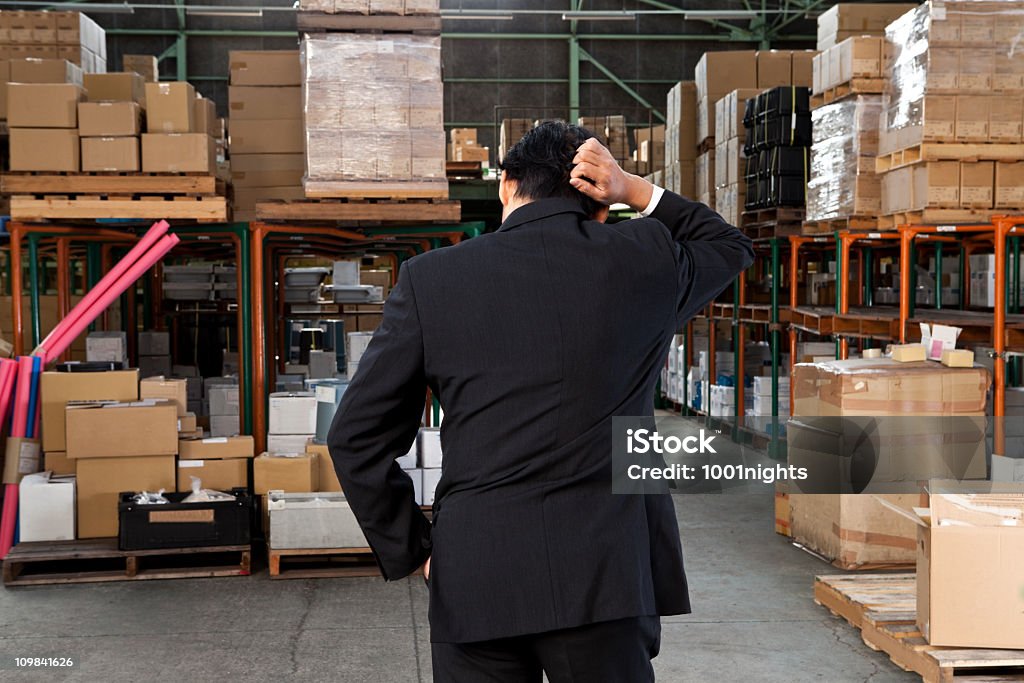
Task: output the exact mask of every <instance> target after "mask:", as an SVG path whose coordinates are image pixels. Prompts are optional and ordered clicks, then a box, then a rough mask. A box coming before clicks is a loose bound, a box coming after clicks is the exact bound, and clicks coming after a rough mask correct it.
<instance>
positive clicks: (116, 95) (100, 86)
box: [82, 71, 146, 105]
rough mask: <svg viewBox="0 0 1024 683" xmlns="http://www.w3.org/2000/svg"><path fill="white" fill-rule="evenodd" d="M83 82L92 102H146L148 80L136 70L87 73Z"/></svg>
mask: <svg viewBox="0 0 1024 683" xmlns="http://www.w3.org/2000/svg"><path fill="white" fill-rule="evenodd" d="M82 84H83V85H84V86H85V91H86V96H87V97H88V99H89V101H90V102H138V103H139V104H141V105H144V104H145V102H146V81H145V80H144V79H143V78H142V76H140V75H139V74H137V73H135V72H134V71H122V72H120V73H118V72H112V73H104V74H85V75H84V76H83V77H82Z"/></svg>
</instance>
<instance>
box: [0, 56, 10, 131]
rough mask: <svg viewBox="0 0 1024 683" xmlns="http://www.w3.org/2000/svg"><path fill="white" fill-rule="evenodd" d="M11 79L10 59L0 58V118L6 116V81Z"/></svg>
mask: <svg viewBox="0 0 1024 683" xmlns="http://www.w3.org/2000/svg"><path fill="white" fill-rule="evenodd" d="M10 80H11V60H9V59H5V58H0V118H3V119H6V118H7V83H8V81H10Z"/></svg>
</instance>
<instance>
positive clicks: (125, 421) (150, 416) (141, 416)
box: [65, 399, 178, 459]
mask: <svg viewBox="0 0 1024 683" xmlns="http://www.w3.org/2000/svg"><path fill="white" fill-rule="evenodd" d="M66 410H67V412H66V413H65V424H66V428H67V454H68V457H69V458H73V459H75V458H123V457H131V456H136V455H175V454H177V452H178V409H177V406H175V404H174V403H173V402H171V401H157V400H153V399H147V400H144V401H134V402H117V401H112V402H102V401H87V402H75V403H69V404H68V406H67V409H66Z"/></svg>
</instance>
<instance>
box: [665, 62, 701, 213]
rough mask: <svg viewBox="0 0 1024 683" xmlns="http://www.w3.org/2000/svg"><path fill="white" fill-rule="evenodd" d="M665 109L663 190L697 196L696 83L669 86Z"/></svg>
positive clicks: (686, 82)
mask: <svg viewBox="0 0 1024 683" xmlns="http://www.w3.org/2000/svg"><path fill="white" fill-rule="evenodd" d="M665 110H666V114H665V189H667V190H671V191H672V192H675V193H676V194H681V195H682V196H684V197H688V198H690V199H694V198H696V197H697V190H696V179H695V173H696V163H697V84H696V83H694V82H693V81H682V82H680V83H676V84H675V85H674V86H672V89H671V90H669V91H668V98H667V102H666V107H665Z"/></svg>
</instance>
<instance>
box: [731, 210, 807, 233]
mask: <svg viewBox="0 0 1024 683" xmlns="http://www.w3.org/2000/svg"><path fill="white" fill-rule="evenodd" d="M804 213H805V211H804V209H803V208H802V207H801V208H796V207H791V206H778V207H772V208H767V209H752V210H750V211H744V212H743V213H742V214H741V216H740V229H741V230H742V231H743V234H745V235H746V236H747V237H750V238H751V239H763V238H767V237H786V236H788V235H799V234H800V229H801V225H802V223H803V220H804Z"/></svg>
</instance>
